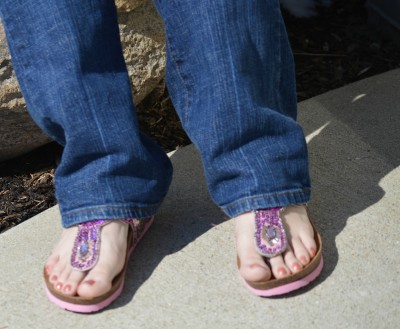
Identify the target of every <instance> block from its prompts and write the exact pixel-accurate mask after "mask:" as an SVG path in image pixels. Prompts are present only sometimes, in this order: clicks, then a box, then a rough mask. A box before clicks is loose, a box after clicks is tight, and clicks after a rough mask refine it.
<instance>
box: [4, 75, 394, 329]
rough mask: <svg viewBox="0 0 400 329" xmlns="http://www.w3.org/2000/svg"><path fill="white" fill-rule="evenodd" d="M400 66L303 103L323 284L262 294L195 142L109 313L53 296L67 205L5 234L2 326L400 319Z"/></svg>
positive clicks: (355, 323)
mask: <svg viewBox="0 0 400 329" xmlns="http://www.w3.org/2000/svg"><path fill="white" fill-rule="evenodd" d="M399 86H400V70H395V71H391V72H388V73H385V74H383V75H379V76H375V77H373V78H369V79H366V80H363V81H360V82H357V83H355V84H352V85H349V86H347V87H344V88H341V89H338V90H334V91H331V92H329V93H327V94H324V95H321V96H318V97H315V98H313V99H310V100H308V101H305V102H302V103H300V109H299V121H300V122H301V124H302V125H303V126H304V129H305V133H306V135H307V140H308V143H309V151H310V159H311V168H312V176H313V186H314V196H313V201H312V203H311V205H310V207H311V212H312V215H313V217H314V218H315V222H316V226H317V227H318V228H319V229H320V231H321V234H322V236H323V240H324V259H325V268H324V270H323V272H322V275H321V276H320V277H319V278H318V280H317V281H316V282H315V284H312V285H311V286H310V287H308V288H306V289H303V290H301V291H300V292H298V293H294V294H291V295H289V296H287V297H284V298H273V299H263V298H258V297H255V296H252V295H250V293H248V292H247V290H245V288H244V287H243V286H242V283H241V281H240V279H239V276H238V273H237V269H236V265H235V246H234V238H233V223H232V222H231V221H227V220H226V219H225V217H224V215H223V214H222V213H221V212H220V210H219V209H218V208H217V207H216V206H215V205H214V204H213V203H212V202H211V200H210V198H209V196H208V192H207V188H206V186H205V183H204V177H203V173H202V168H201V163H200V160H199V157H198V155H197V152H196V151H195V149H194V148H193V147H192V146H189V147H185V148H183V149H180V150H178V151H177V152H175V153H174V154H173V155H172V156H171V158H172V161H173V163H174V166H175V176H174V181H173V185H172V186H171V190H170V192H169V195H168V197H167V198H166V200H165V202H164V204H163V206H162V208H161V210H160V212H159V215H158V216H157V220H156V222H155V224H154V226H153V228H152V229H151V230H150V232H149V234H148V235H147V236H146V237H145V239H144V240H143V241H142V243H141V245H140V247H139V248H138V249H137V250H136V252H135V254H134V255H133V257H132V259H131V262H130V268H129V271H128V279H127V282H126V288H125V290H124V292H123V293H122V295H121V297H120V298H119V299H118V300H117V301H116V302H115V303H114V304H113V305H112V306H111V307H109V308H107V309H106V310H105V311H103V312H101V313H98V314H95V315H79V314H74V313H69V312H66V311H63V310H61V309H59V308H58V307H56V306H54V305H53V304H51V303H50V302H48V300H47V298H46V296H45V293H44V290H43V282H42V276H41V271H42V266H43V263H44V261H45V259H46V257H47V255H48V254H49V251H50V250H51V248H52V246H53V244H54V243H55V242H56V241H57V239H58V236H59V232H60V230H61V228H60V224H59V214H58V210H57V207H54V208H52V209H49V210H47V211H45V212H43V213H42V214H40V215H38V216H36V217H34V218H32V219H31V220H29V221H27V222H25V223H23V224H21V225H19V226H17V227H16V228H13V229H11V230H9V231H7V232H5V233H3V234H2V235H0V269H1V272H0V273H1V280H2V284H1V285H0V328H2V329H3V328H7V329H17V328H43V329H45V328H52V329H53V328H54V329H55V328H75V329H78V328H99V329H100V328H107V329H109V328H163V329H169V328H174V329H176V328H207V329H211V328H212V329H214V328H299V329H300V328H307V329H309V328H363V329H365V328H398V325H399V323H400V313H399V309H400V297H399V296H400V281H399V277H400V253H399V247H400V242H399V241H400V225H399V202H400V192H399V190H400V167H399V165H400V147H399V143H400V93H399V90H400V89H399Z"/></svg>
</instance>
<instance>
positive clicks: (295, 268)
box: [283, 248, 303, 273]
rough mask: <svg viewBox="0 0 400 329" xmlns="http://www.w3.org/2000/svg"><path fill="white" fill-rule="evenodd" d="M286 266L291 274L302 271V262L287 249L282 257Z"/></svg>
mask: <svg viewBox="0 0 400 329" xmlns="http://www.w3.org/2000/svg"><path fill="white" fill-rule="evenodd" d="M283 259H284V261H285V264H286V266H287V267H288V268H289V269H290V271H291V272H292V273H296V272H299V271H301V270H302V269H303V265H302V262H301V261H300V260H299V259H298V258H297V257H296V256H295V254H294V253H293V251H292V250H291V249H290V248H289V250H287V251H286V252H285V254H284V256H283Z"/></svg>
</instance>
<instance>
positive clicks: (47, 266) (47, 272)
mask: <svg viewBox="0 0 400 329" xmlns="http://www.w3.org/2000/svg"><path fill="white" fill-rule="evenodd" d="M45 268H46V274H47V275H50V272H51V271H50V266H49V265H46V267H45Z"/></svg>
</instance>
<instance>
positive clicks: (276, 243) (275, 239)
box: [255, 208, 287, 257]
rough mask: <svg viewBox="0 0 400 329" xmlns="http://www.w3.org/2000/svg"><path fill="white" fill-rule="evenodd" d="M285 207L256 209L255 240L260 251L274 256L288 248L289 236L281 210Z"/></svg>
mask: <svg viewBox="0 0 400 329" xmlns="http://www.w3.org/2000/svg"><path fill="white" fill-rule="evenodd" d="M282 209H283V208H270V209H260V210H256V211H255V224H256V232H255V240H256V247H257V250H258V252H259V253H260V254H261V255H263V256H266V257H274V256H277V255H279V254H281V253H283V252H284V251H285V250H286V246H287V238H286V233H285V230H284V228H283V224H282V219H281V218H280V212H281V211H282Z"/></svg>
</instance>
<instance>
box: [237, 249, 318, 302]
mask: <svg viewBox="0 0 400 329" xmlns="http://www.w3.org/2000/svg"><path fill="white" fill-rule="evenodd" d="M323 267H324V262H323V259H322V257H321V261H320V262H319V264H318V266H317V267H316V268H315V270H314V271H312V272H311V273H310V274H308V275H307V276H305V277H304V278H301V279H300V280H297V281H294V282H290V283H288V284H285V285H283V286H280V287H276V288H272V289H268V290H259V289H255V288H253V287H251V286H250V285H249V284H248V283H247V282H246V281H245V280H244V279H242V280H243V282H244V284H245V286H246V287H247V289H249V290H250V291H251V292H252V293H253V294H255V295H257V296H260V297H273V296H279V295H283V294H287V293H289V292H291V291H294V290H297V289H300V288H302V287H304V286H306V285H308V284H309V283H310V282H311V281H314V280H315V279H316V278H317V277H318V275H319V274H320V273H321V271H322V268H323Z"/></svg>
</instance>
